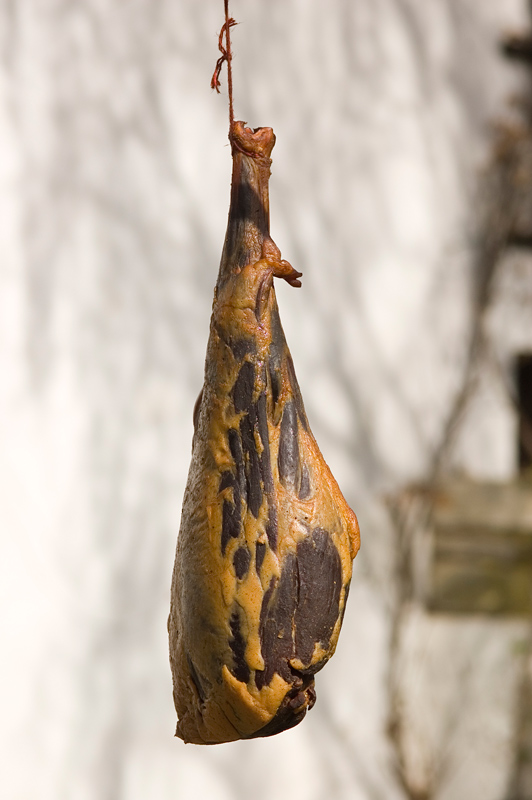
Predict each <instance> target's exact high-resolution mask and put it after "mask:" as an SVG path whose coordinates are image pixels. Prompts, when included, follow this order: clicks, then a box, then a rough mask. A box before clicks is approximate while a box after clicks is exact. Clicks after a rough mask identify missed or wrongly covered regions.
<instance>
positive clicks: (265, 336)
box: [168, 122, 359, 744]
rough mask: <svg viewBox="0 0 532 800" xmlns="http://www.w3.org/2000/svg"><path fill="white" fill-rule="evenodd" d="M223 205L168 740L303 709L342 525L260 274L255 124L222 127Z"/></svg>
mask: <svg viewBox="0 0 532 800" xmlns="http://www.w3.org/2000/svg"><path fill="white" fill-rule="evenodd" d="M230 139H231V143H232V149H233V181H232V187H231V207H230V211H229V221H228V226H227V234H226V239H225V246H224V250H223V255H222V261H221V265H220V273H219V276H218V282H217V285H216V289H215V298H214V305H213V313H212V320H211V331H210V338H209V344H208V348H207V358H206V362H205V381H204V385H203V390H202V393H201V395H200V398H199V400H198V403H197V406H196V409H195V415H194V416H195V427H196V429H195V433H194V440H193V449H192V463H191V466H190V472H189V477H188V483H187V488H186V492H185V499H184V503H183V515H182V520H181V529H180V532H179V539H178V545H177V555H176V563H175V567H174V574H173V579H172V600H171V610H170V618H169V621H168V628H169V634H170V660H171V666H172V676H173V681H174V701H175V706H176V710H177V714H178V717H179V721H178V724H177V731H176V735H177V736H180V737H181V738H182V739H184V740H185V741H186V742H195V743H197V744H216V743H218V742H227V741H233V740H235V739H249V738H253V737H256V736H271V735H273V734H276V733H280V732H281V731H283V730H287V729H288V728H291V727H293V726H294V725H297V724H298V723H299V722H300V721H301V720H302V719H303V717H304V716H305V714H306V712H307V710H308V709H309V708H312V706H313V704H314V702H315V699H316V694H315V690H314V673H315V672H317V671H318V670H319V669H321V667H323V665H324V664H325V663H326V662H327V660H328V659H329V658H330V657H331V656H332V654H333V653H334V650H335V647H336V642H337V640H338V635H339V632H340V626H341V623H342V618H343V613H344V610H345V603H346V599H347V592H348V588H349V582H350V579H351V565H352V559H353V558H354V556H355V555H356V553H357V550H358V546H359V534H358V525H357V521H356V517H355V515H354V514H353V512H352V511H351V509H350V508H349V506H348V505H347V503H346V502H345V500H344V498H343V496H342V494H341V492H340V490H339V488H338V485H337V484H336V481H335V480H334V478H333V476H332V475H331V472H330V470H329V468H328V467H327V465H326V463H325V461H324V460H323V457H322V455H321V453H320V451H319V449H318V446H317V444H316V441H315V440H314V437H313V436H312V433H311V432H310V428H309V425H308V420H307V417H306V414H305V409H304V406H303V400H302V397H301V392H300V390H299V386H298V383H297V379H296V375H295V371H294V367H293V364H292V359H291V357H290V353H289V351H288V347H287V344H286V340H285V337H284V333H283V329H282V326H281V322H280V319H279V312H278V309H277V301H276V298H275V291H274V288H273V278H274V277H280V278H284V279H285V280H287V281H288V282H289V283H291V284H292V285H294V286H298V285H300V284H299V280H298V278H299V273H297V272H296V271H295V270H294V269H293V268H292V267H291V266H290V264H288V263H287V262H286V261H283V260H281V255H280V253H279V250H278V248H277V247H276V245H275V244H274V243H273V241H272V239H271V238H270V234H269V202H268V179H269V175H270V165H271V161H270V153H271V150H272V147H273V145H274V142H275V137H274V135H273V131H272V130H271V129H270V128H258V129H257V130H255V131H252V130H250V129H249V128H245V127H244V124H243V123H241V122H237V123H235V124H234V126H233V128H232V133H231V136H230Z"/></svg>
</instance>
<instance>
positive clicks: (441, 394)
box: [0, 0, 527, 800]
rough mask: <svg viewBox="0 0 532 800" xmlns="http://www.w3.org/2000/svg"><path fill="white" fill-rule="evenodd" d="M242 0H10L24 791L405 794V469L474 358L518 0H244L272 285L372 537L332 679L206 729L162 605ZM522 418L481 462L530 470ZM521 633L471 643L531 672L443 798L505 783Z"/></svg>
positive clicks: (4, 573) (16, 765) (0, 301)
mask: <svg viewBox="0 0 532 800" xmlns="http://www.w3.org/2000/svg"><path fill="white" fill-rule="evenodd" d="M222 11H223V4H222V2H221V0H203V2H201V3H199V2H192V1H190V2H188V3H185V2H183V1H181V2H176V0H128V1H127V2H121V3H110V2H105V1H104V0H83V1H82V2H79V3H71V2H68V0H20V1H19V2H17V0H1V2H0V364H1V369H0V548H1V549H0V597H1V600H2V602H1V610H0V629H1V641H2V659H1V662H0V663H1V666H0V675H1V681H0V687H1V688H0V707H1V709H2V713H1V719H2V721H1V723H0V725H1V730H0V754H1V755H0V760H1V761H3V762H4V763H3V766H2V774H3V779H2V784H3V789H2V796H3V797H6V798H9V800H63V798H64V799H65V800H140V799H141V798H142V800H145V798H148V797H149V798H157V800H170V798H172V799H174V798H180V800H195V798H199V797H204V796H209V797H210V798H212V800H225V799H226V798H237V797H238V798H240V797H248V796H251V797H254V798H256V800H261V798H267V797H268V798H269V797H272V796H274V797H287V798H288V797H290V800H312V799H313V798H315V799H316V800H318V798H323V797H332V798H335V800H336V799H337V800H344V798H345V800H359V798H360V800H374V799H375V800H381V799H382V800H395V798H397V800H399V798H402V797H405V796H406V795H405V794H404V792H403V789H402V788H401V783H400V781H399V780H398V778H397V775H396V771H395V769H394V754H393V752H392V749H391V747H390V744H389V741H388V738H387V734H386V722H387V713H388V709H387V675H388V668H389V663H388V654H389V642H388V635H389V621H390V603H393V596H394V595H393V591H394V575H393V560H392V555H393V547H392V542H391V535H392V528H391V526H390V524H389V520H388V516H387V512H386V508H385V505H384V503H383V500H382V497H383V494H384V493H386V492H390V491H393V490H395V489H396V488H397V487H400V486H401V485H403V484H405V483H407V482H408V481H412V480H417V479H419V478H421V477H423V475H424V474H425V471H426V470H427V468H428V466H429V465H430V463H431V459H432V456H433V453H434V449H435V448H436V446H437V445H438V442H439V438H440V436H441V432H442V427H443V425H444V422H445V418H446V414H447V413H448V409H449V406H450V404H451V403H452V400H453V397H454V394H455V393H456V391H457V388H458V386H459V383H460V380H461V376H462V370H463V366H464V361H465V356H466V342H467V337H468V332H469V328H470V323H471V320H470V296H471V270H470V263H471V248H472V235H471V232H472V229H473V227H474V223H475V217H474V211H475V208H474V197H475V190H476V186H477V179H478V170H479V169H480V168H481V167H482V165H483V164H485V163H486V161H487V160H488V158H489V148H490V127H489V126H490V121H492V120H494V119H495V118H497V117H498V116H500V115H502V114H504V113H506V108H507V101H508V99H509V97H510V95H511V94H512V93H513V92H515V91H517V90H518V89H519V85H520V84H519V78H520V74H519V70H518V69H517V68H516V67H514V66H511V65H508V64H507V63H506V62H504V60H503V59H502V58H501V57H500V55H499V53H498V51H497V46H498V41H499V38H500V36H501V34H502V33H504V32H505V31H506V30H507V29H508V28H514V27H520V26H524V25H526V23H527V15H526V4H525V1H524V0H505V1H504V3H503V2H500V0H483V2H481V3H479V2H477V1H476V0H423V1H421V0H335V1H334V2H330V3H327V4H324V3H323V2H318V0H306V1H305V2H302V1H301V0H267V1H266V0H262V2H259V0H248V2H244V0H232V2H231V13H232V14H233V16H234V17H235V18H236V19H237V20H238V22H239V23H240V25H239V26H238V27H237V28H235V29H234V32H233V47H234V51H235V60H234V70H235V74H234V82H235V112H236V116H237V118H240V119H245V120H246V121H247V122H248V123H249V124H250V125H252V126H259V125H269V126H272V127H273V128H274V130H275V132H276V134H277V145H276V147H275V149H274V152H273V159H274V162H273V174H272V181H271V224H272V235H273V237H274V239H275V241H276V242H277V243H278V245H279V246H280V247H281V250H282V253H283V256H284V257H285V258H287V259H289V260H290V261H291V262H292V263H293V265H294V266H295V268H296V269H298V270H301V271H302V272H303V273H304V277H303V288H302V289H301V290H299V291H293V290H292V289H290V288H289V287H284V286H279V287H278V295H279V302H280V306H281V315H282V319H283V324H284V327H285V330H286V333H287V338H288V341H289V344H290V346H291V349H292V353H293V356H294V361H295V365H296V370H297V372H298V376H299V379H300V383H301V387H302V391H303V396H304V398H305V402H306V406H307V411H308V414H309V418H310V421H311V425H312V427H313V430H314V433H315V435H316V438H317V440H318V442H319V443H320V446H321V448H322V451H323V453H324V455H325V457H326V458H327V459H328V461H329V463H330V465H331V467H332V469H333V472H334V474H335V475H336V477H337V479H338V481H339V483H340V485H341V486H342V488H343V490H344V493H345V495H346V497H347V499H348V500H349V501H350V502H351V504H352V505H353V507H354V508H355V510H356V511H357V513H358V515H359V519H360V523H361V529H362V537H363V546H362V551H361V554H360V556H359V557H358V559H357V562H356V569H355V579H354V582H353V589H352V595H351V598H350V606H349V608H348V612H347V615H346V620H345V624H344V630H343V634H342V637H341V641H340V645H339V648H338V651H337V655H336V656H335V658H334V659H333V661H332V662H331V664H330V665H328V667H327V668H326V669H325V670H324V672H323V673H322V674H320V675H319V676H318V679H317V690H318V704H317V706H316V708H315V710H313V711H312V713H311V714H310V715H309V716H308V718H307V719H306V720H305V722H304V723H303V724H302V725H301V726H299V727H298V728H296V729H294V730H293V731H290V732H287V733H285V734H283V735H282V736H278V737H275V738H273V739H270V740H257V741H252V742H244V743H238V744H233V745H224V746H220V747H214V748H200V747H195V746H192V745H188V746H185V745H183V744H182V743H181V742H180V741H177V740H175V739H173V730H174V725H175V720H174V710H173V704H172V695H171V680H170V671H169V666H168V656H167V641H166V617H167V613H168V602H169V584H170V576H171V570H172V564H173V555H174V548H175V541H176V537H177V531H178V527H179V517H180V506H181V499H182V493H183V489H184V484H185V480H186V474H187V469H188V462H189V456H190V443H191V435H192V407H193V404H194V400H195V398H196V396H197V393H198V390H199V387H200V385H201V382H202V372H203V361H204V352H205V346H206V341H207V334H208V323H209V315H210V308H211V302H212V289H213V286H214V282H215V278H216V273H217V267H218V262H219V257H220V253H221V247H222V243H223V237H224V230H225V223H226V219H227V209H228V199H229V180H230V170H231V163H230V151H229V148H228V146H227V111H226V103H225V98H224V97H217V96H216V95H214V94H213V93H211V91H210V89H209V81H210V76H211V73H212V70H213V68H214V63H215V61H216V58H217V51H216V37H217V33H218V30H219V28H220V25H221V23H222V19H223V16H222ZM224 84H225V79H224ZM490 413H491V412H490V410H489V404H488V410H487V411H486V412H485V414H484V417H483V419H484V422H485V421H486V420H490V419H491V417H490ZM501 413H502V417H501V419H502V422H501V423H500V424H501V425H502V426H503V427H504V425H507V421H506V417H504V413H503V412H501ZM486 414H487V416H486ZM494 419H495V417H494ZM488 428H489V425H488ZM497 430H499V431H500V430H502V429H500V428H497ZM497 430H495V428H492V429H491V431H490V433H489V434H488V437H487V438H486V437H484V439H483V441H484V442H486V441H488V442H490V441H492V439H491V436H492V435H493V436H495V437H496V436H497V435H499V434H497ZM510 435H511V434H510ZM500 436H502V437H503V438H504V436H505V434H503V433H501V434H500ZM481 438H482V437H481ZM505 441H506V440H505ZM504 447H505V445H504V444H503V445H502V450H501V448H499V449H497V447H491V449H489V447H488V450H489V453H490V457H489V459H488V461H489V463H490V464H491V465H492V466H491V467H490V469H492V474H491V475H488V477H490V476H491V477H498V476H500V475H506V474H507V473H508V472H509V471H511V468H512V464H511V459H512V456H511V455H508V452H507V451H508V447H507V449H506V451H505V450H504ZM468 452H469V451H468V448H467V447H466V448H465V456H464V463H465V464H466V466H467V460H468V458H469V456H468ZM482 452H484V451H482V445H481V455H480V456H478V454H477V455H475V456H474V457H471V458H472V464H473V467H474V464H475V463H477V462H479V461H480V463H481V464H483V465H484V466H485V464H486V458H483V457H482ZM475 459H476V461H475ZM490 469H488V472H490ZM473 471H474V469H473ZM484 471H485V470H484ZM430 635H431V634H430V633H429V634H427V637H428V638H427V641H429V640H430ZM439 635H440V634H438V633H436V634H434V636H436V638H437V637H438V636H439ZM520 635H521V630H520V629H519V630H517V629H514V628H511V629H508V630H507V631H506V633H505V634H504V636H505V637H506V638H504V644H503V645H502V647H503V651H504V652H503V651H501V650H500V649H499V650H497V652H495V653H494V654H493V657H491V656H490V654H489V646H488V645H489V640H490V637H491V633H490V631H488V632H487V633H486V635H485V636H484V638H482V640H481V639H479V640H478V645H475V647H476V648H477V652H482V653H483V654H484V655H483V658H484V662H485V664H486V665H487V666H486V670H485V671H484V672H483V673H482V675H481V676H480V677H479V681H480V684H478V685H477V684H475V682H474V681H473V689H474V692H478V691H480V690H479V688H478V686H479V685H483V684H482V681H485V680H491V681H492V683H493V682H495V683H497V682H498V676H500V674H501V670H502V671H503V672H504V673H505V674H507V675H508V676H509V677H508V680H507V682H506V685H505V689H504V691H503V692H502V694H501V693H499V694H501V696H500V697H499V696H496V698H495V700H494V701H493V704H494V706H495V708H494V710H493V715H492V716H490V711H489V708H488V709H487V711H486V715H485V717H483V718H482V719H483V723H482V725H481V730H476V733H475V736H477V737H480V738H481V740H482V736H484V737H487V738H485V739H484V740H482V741H481V745H480V750H479V753H477V754H473V755H472V756H471V757H470V758H469V761H468V764H469V766H468V768H467V770H466V773H467V774H466V775H465V777H464V778H463V779H461V778H460V773H459V771H456V770H455V771H454V772H453V776H454V777H453V780H454V784H453V788H452V790H450V789H449V788H448V787H447V788H446V789H445V791H444V789H442V792H441V793H440V794H439V795H438V800H440V798H444V797H445V798H446V800H462V798H464V800H466V798H468V799H469V798H471V797H473V796H478V797H480V796H481V797H482V798H483V800H490V799H491V798H493V800H502V797H503V792H504V785H505V780H506V779H507V775H508V770H509V768H510V760H511V759H510V756H511V753H510V746H511V737H512V728H511V714H510V711H511V704H512V698H513V697H514V694H515V680H517V678H516V677H515V674H514V673H515V670H514V671H512V669H513V668H512V667H511V666H510V667H508V666H507V663H506V661H507V660H508V659H507V660H506V661H505V660H504V654H505V653H506V650H507V648H508V652H511V649H512V646H513V642H514V640H515V641H517V640H518V638H519V636H520ZM479 636H480V634H479ZM442 641H443V640H442ZM482 648H484V650H483V649H482ZM409 652H410V653H412V652H413V650H410V651H409ZM434 652H438V651H437V650H435V651H434ZM501 653H502V655H501ZM442 658H443V659H445V658H451V656H450V655H449V653H448V652H446V650H445V648H443V655H442ZM490 658H491V660H490ZM451 660H452V658H451ZM510 660H511V659H510ZM494 665H495V666H494ZM497 665H498V666H497ZM453 669H454V668H453ZM456 669H458V667H457V668H456ZM479 669H480V667H479ZM490 670H491V672H490ZM455 672H456V670H455ZM479 674H480V673H479ZM489 675H492V678H491V679H489ZM482 676H483V677H482ZM486 676H488V677H486ZM512 676H513V677H512ZM492 683H491V684H488V690H489V686H491V685H492ZM437 705H438V704H437V703H436V710H434V708H432V707H431V714H436V715H437V714H438V711H437ZM420 708H421V717H423V706H421V707H420ZM412 730H413V731H418V733H419V726H418V728H415V726H414V727H413V728H412ZM423 735H424V734H423V730H422V726H421V733H419V736H421V738H423ZM466 741H467V737H466ZM413 746H414V749H415V747H416V744H415V743H414V745H413ZM486 753H488V754H489V753H492V757H491V758H487V757H486ZM457 775H458V777H456V776H457ZM471 782H472V783H473V785H474V786H476V787H480V788H479V790H478V793H476V794H475V795H474V794H472V793H471ZM445 792H447V794H446V793H445ZM449 792H450V793H449Z"/></svg>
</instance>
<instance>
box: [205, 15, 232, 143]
mask: <svg viewBox="0 0 532 800" xmlns="http://www.w3.org/2000/svg"><path fill="white" fill-rule="evenodd" d="M224 9H225V22H224V24H223V25H222V29H221V31H220V35H219V37H218V49H219V51H220V53H221V54H222V55H221V56H220V58H219V59H218V61H217V62H216V67H215V69H214V73H213V76H212V78H211V89H215V90H216V91H217V92H218V94H220V73H221V71H222V67H223V65H224V64H225V63H227V89H228V94H229V135H230V134H231V131H232V129H233V123H234V121H235V119H234V112H233V73H232V68H231V61H232V58H233V54H232V53H231V36H230V34H229V31H230V29H231V28H232V27H233V26H234V25H236V24H237V23H236V22H235V20H234V19H233V18H232V17H230V16H229V0H224ZM224 38H225V45H224Z"/></svg>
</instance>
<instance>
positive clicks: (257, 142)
mask: <svg viewBox="0 0 532 800" xmlns="http://www.w3.org/2000/svg"><path fill="white" fill-rule="evenodd" d="M229 139H230V141H231V145H232V146H233V148H234V149H236V150H240V151H241V152H243V153H246V154H247V155H250V156H263V157H264V158H269V157H270V154H271V152H272V150H273V146H274V144H275V134H274V132H273V129H272V128H255V129H253V128H248V127H246V123H245V122H242V120H238V121H237V122H234V123H233V126H232V128H231V131H230V133H229Z"/></svg>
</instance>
